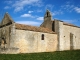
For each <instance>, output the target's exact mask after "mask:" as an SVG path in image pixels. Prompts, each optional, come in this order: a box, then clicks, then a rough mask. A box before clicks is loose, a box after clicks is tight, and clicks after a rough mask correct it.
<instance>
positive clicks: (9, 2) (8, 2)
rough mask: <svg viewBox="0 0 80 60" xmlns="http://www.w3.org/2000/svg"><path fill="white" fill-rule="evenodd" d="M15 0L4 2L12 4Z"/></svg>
mask: <svg viewBox="0 0 80 60" xmlns="http://www.w3.org/2000/svg"><path fill="white" fill-rule="evenodd" d="M12 2H13V1H5V2H4V3H7V4H11V3H12Z"/></svg>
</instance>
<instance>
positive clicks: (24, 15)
mask: <svg viewBox="0 0 80 60" xmlns="http://www.w3.org/2000/svg"><path fill="white" fill-rule="evenodd" d="M21 17H30V18H32V17H33V16H32V15H31V14H23V15H21Z"/></svg>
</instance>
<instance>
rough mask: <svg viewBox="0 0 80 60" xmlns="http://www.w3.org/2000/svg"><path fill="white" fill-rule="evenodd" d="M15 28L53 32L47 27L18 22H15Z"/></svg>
mask: <svg viewBox="0 0 80 60" xmlns="http://www.w3.org/2000/svg"><path fill="white" fill-rule="evenodd" d="M15 28H16V29H20V30H29V31H36V32H44V33H55V32H53V31H51V30H50V29H48V28H44V27H35V26H30V25H24V24H18V23H15Z"/></svg>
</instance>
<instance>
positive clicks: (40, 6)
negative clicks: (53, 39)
mask: <svg viewBox="0 0 80 60" xmlns="http://www.w3.org/2000/svg"><path fill="white" fill-rule="evenodd" d="M46 9H48V10H50V12H51V13H52V16H53V19H58V20H62V21H66V22H69V23H72V24H75V25H77V26H80V0H1V1H0V19H2V18H3V15H4V14H5V12H8V13H9V15H10V16H11V17H12V19H13V20H14V21H15V22H17V23H21V24H28V25H33V26H39V25H40V24H41V23H42V22H43V17H44V14H45V12H46Z"/></svg>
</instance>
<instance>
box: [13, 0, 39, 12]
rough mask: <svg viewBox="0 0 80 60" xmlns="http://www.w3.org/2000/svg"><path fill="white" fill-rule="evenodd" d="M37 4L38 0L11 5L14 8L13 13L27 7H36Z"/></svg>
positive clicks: (23, 0)
mask: <svg viewBox="0 0 80 60" xmlns="http://www.w3.org/2000/svg"><path fill="white" fill-rule="evenodd" d="M39 2H40V0H18V1H16V2H15V3H14V4H13V7H14V8H15V9H14V11H15V12H18V11H21V10H23V8H24V7H25V6H27V5H32V6H34V5H36V6H37V4H39Z"/></svg>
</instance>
